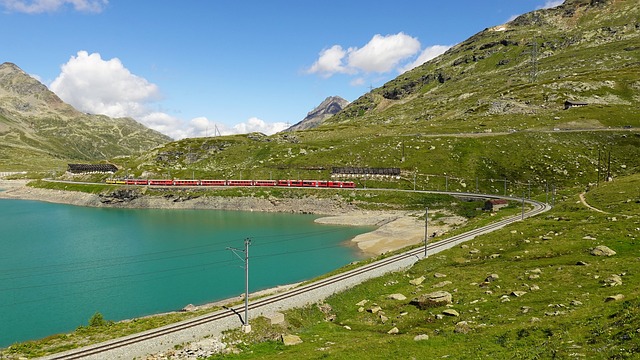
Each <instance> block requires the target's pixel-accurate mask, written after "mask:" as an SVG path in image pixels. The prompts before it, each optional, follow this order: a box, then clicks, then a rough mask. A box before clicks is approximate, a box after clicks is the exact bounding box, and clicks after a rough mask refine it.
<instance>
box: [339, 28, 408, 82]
mask: <svg viewBox="0 0 640 360" xmlns="http://www.w3.org/2000/svg"><path fill="white" fill-rule="evenodd" d="M349 50H350V51H349V58H348V60H347V61H348V64H349V67H352V68H355V69H358V70H362V71H364V72H367V73H372V72H376V73H386V72H389V71H391V70H392V69H394V68H395V67H396V66H397V65H398V63H399V62H400V61H401V60H404V59H406V58H408V57H410V56H412V55H414V54H416V53H417V52H418V51H420V42H419V41H418V39H416V38H413V37H411V36H409V35H405V34H404V33H398V34H396V35H387V36H381V35H375V36H374V37H373V38H372V39H371V41H369V43H367V45H365V46H364V47H362V48H361V49H349Z"/></svg>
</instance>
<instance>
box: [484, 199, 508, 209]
mask: <svg viewBox="0 0 640 360" xmlns="http://www.w3.org/2000/svg"><path fill="white" fill-rule="evenodd" d="M506 206H509V202H508V201H507V200H504V199H491V200H487V201H485V203H484V207H483V208H482V209H483V210H486V211H498V210H500V209H502V208H503V207H506Z"/></svg>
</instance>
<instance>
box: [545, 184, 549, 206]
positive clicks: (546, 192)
mask: <svg viewBox="0 0 640 360" xmlns="http://www.w3.org/2000/svg"><path fill="white" fill-rule="evenodd" d="M544 187H545V191H544V192H545V194H546V195H547V197H546V199H545V201H544V202H545V204H548V203H549V183H548V182H547V181H546V180H545V181H544Z"/></svg>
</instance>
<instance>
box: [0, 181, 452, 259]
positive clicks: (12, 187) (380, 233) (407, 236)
mask: <svg viewBox="0 0 640 360" xmlns="http://www.w3.org/2000/svg"><path fill="white" fill-rule="evenodd" d="M0 189H3V190H4V191H0V199H16V200H34V201H45V202H52V203H58V204H68V205H76V206H88V207H108V208H131V209H176V210H177V209H194V210H232V211H265V212H283V213H300V214H315V215H320V216H323V217H321V218H318V219H316V222H317V223H320V224H332V225H345V226H374V227H376V229H375V230H374V231H371V232H369V233H365V234H361V235H358V236H356V237H355V238H353V239H352V242H353V243H354V244H355V245H357V246H358V248H359V249H360V250H361V251H362V252H363V253H364V254H365V255H367V256H376V255H380V254H383V253H386V252H390V251H395V250H399V249H402V248H404V247H407V246H410V245H415V244H419V243H421V242H422V241H424V218H422V219H419V217H420V216H421V215H424V214H422V213H418V212H415V211H368V210H361V209H358V208H357V207H356V206H355V205H353V204H347V203H345V202H343V201H340V200H338V199H333V198H331V199H328V198H316V197H305V198H300V199H280V198H257V197H222V196H200V197H197V198H192V199H189V198H181V197H175V196H149V195H142V196H135V197H132V198H128V199H125V200H122V201H111V200H108V201H105V198H104V197H101V196H99V195H95V194H89V193H83V192H76V191H66V190H48V189H40V188H32V187H28V186H27V181H24V180H0ZM463 222H464V218H461V217H457V216H449V217H446V218H444V219H441V220H440V221H439V222H438V223H437V224H431V225H430V226H429V229H430V231H429V232H430V234H431V233H435V234H438V235H439V234H443V233H445V232H447V231H448V230H450V229H451V227H452V226H457V225H459V224H461V223H463Z"/></svg>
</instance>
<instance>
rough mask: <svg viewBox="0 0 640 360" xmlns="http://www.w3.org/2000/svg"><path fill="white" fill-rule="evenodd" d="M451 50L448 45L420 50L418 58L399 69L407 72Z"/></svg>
mask: <svg viewBox="0 0 640 360" xmlns="http://www.w3.org/2000/svg"><path fill="white" fill-rule="evenodd" d="M450 48H451V46H450V45H433V46H429V47H428V48H426V49H424V50H422V52H421V53H420V55H419V56H418V58H416V60H415V61H414V62H412V63H410V64H408V65H407V66H405V67H403V68H402V69H401V72H407V71H409V70H411V69H413V68H415V67H418V66H420V65H422V64H424V63H426V62H427V61H429V60H431V59H435V58H436V57H438V56H440V55H442V54H444V53H445V51H447V50H449V49H450Z"/></svg>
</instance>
